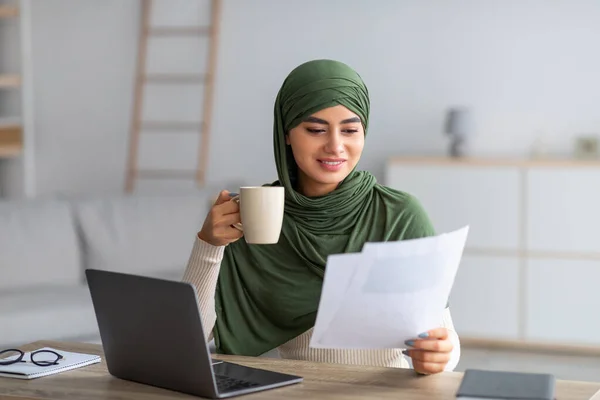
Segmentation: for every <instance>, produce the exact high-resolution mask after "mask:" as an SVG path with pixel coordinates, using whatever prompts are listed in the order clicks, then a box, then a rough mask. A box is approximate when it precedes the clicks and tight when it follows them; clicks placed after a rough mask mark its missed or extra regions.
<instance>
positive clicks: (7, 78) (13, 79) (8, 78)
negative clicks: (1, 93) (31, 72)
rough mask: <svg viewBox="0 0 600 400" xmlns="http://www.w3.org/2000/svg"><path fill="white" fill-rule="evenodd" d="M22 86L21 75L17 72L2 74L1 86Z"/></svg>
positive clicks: (0, 76)
mask: <svg viewBox="0 0 600 400" xmlns="http://www.w3.org/2000/svg"><path fill="white" fill-rule="evenodd" d="M19 86H21V77H20V76H19V75H17V74H0V88H13V87H19Z"/></svg>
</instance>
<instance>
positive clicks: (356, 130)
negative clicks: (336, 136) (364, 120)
mask: <svg viewBox="0 0 600 400" xmlns="http://www.w3.org/2000/svg"><path fill="white" fill-rule="evenodd" d="M344 132H345V133H356V132H358V129H344Z"/></svg>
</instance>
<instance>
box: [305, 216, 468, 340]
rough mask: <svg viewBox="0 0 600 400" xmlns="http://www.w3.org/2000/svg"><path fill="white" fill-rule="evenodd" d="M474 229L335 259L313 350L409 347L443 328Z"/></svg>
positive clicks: (367, 246) (385, 245)
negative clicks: (427, 333) (467, 241)
mask: <svg viewBox="0 0 600 400" xmlns="http://www.w3.org/2000/svg"><path fill="white" fill-rule="evenodd" d="M468 232H469V227H468V226H465V227H464V228H461V229H458V230H456V231H453V232H450V233H445V234H441V235H438V236H433V237H427V238H422V239H411V240H402V241H396V242H382V243H366V244H365V246H364V247H363V250H362V252H361V253H348V254H336V255H331V256H329V257H328V259H327V266H326V268H325V277H324V281H323V290H322V293H321V299H320V303H319V310H318V313H317V319H316V323H315V327H314V331H313V334H312V338H311V342H310V346H311V347H315V348H338V349H385V348H406V345H405V344H404V342H405V341H406V340H409V339H415V338H417V336H418V335H419V334H420V333H422V332H425V331H428V330H430V329H433V328H438V327H440V326H442V325H441V324H442V319H443V313H444V309H445V307H446V304H447V301H448V297H449V296H450V291H451V290H452V286H453V285H454V278H455V277H456V272H457V271H458V266H459V264H460V260H461V258H462V253H463V249H464V246H465V243H466V240H467V235H468Z"/></svg>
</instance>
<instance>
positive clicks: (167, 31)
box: [147, 26, 212, 36]
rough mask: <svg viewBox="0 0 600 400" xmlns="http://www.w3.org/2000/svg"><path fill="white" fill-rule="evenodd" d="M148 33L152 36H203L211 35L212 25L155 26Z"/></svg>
mask: <svg viewBox="0 0 600 400" xmlns="http://www.w3.org/2000/svg"><path fill="white" fill-rule="evenodd" d="M147 32H148V35H151V36H202V35H210V34H211V32H212V27H210V26H154V27H149V28H148V30H147Z"/></svg>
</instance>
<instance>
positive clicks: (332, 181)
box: [183, 60, 460, 374]
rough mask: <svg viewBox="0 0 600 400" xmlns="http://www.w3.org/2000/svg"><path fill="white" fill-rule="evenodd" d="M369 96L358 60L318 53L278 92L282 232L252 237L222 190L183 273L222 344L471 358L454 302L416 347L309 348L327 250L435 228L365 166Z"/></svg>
mask: <svg viewBox="0 0 600 400" xmlns="http://www.w3.org/2000/svg"><path fill="white" fill-rule="evenodd" d="M369 108H370V102H369V96H368V91H367V88H366V86H365V84H364V83H363V81H362V79H361V77H360V76H359V75H358V74H357V73H356V72H355V71H353V70H352V69H351V68H350V67H348V66H347V65H345V64H343V63H340V62H337V61H332V60H315V61H310V62H307V63H304V64H302V65H300V66H298V67H297V68H295V69H294V70H293V71H292V72H291V73H290V74H289V75H288V77H287V78H286V80H285V81H284V83H283V85H282V87H281V89H280V91H279V94H278V96H277V99H276V102H275V122H274V129H273V143H274V150H275V161H276V164H277V174H278V177H279V179H278V180H277V181H276V182H274V183H272V184H271V185H274V186H275V185H276V186H284V187H285V193H286V199H285V217H284V222H283V228H282V232H281V236H280V239H279V242H278V243H277V244H274V245H248V244H247V243H246V242H245V241H244V240H238V239H239V238H240V237H241V236H242V233H241V232H240V231H238V230H237V229H236V228H234V227H232V225H233V224H235V223H237V222H240V215H239V208H238V205H237V203H236V202H234V201H229V200H230V198H231V197H230V196H231V195H232V194H231V193H228V192H227V191H223V192H221V193H220V195H219V198H218V199H217V201H216V202H215V205H214V206H213V207H212V209H211V211H210V213H209V214H208V216H207V218H206V220H205V222H204V225H203V226H202V229H201V230H200V232H199V233H198V235H197V239H196V241H195V244H194V248H193V250H192V254H191V256H190V260H189V265H188V267H187V269H186V272H185V275H184V278H183V279H184V281H187V282H191V283H192V284H194V285H195V286H196V287H197V289H198V296H199V304H200V308H201V314H202V320H203V323H204V328H205V329H206V331H207V332H206V334H207V336H208V337H210V338H212V337H214V339H215V344H216V346H217V350H218V352H219V353H226V354H239V355H250V356H257V355H260V354H263V353H265V352H267V351H269V350H272V349H275V348H277V349H278V350H279V354H280V355H281V357H283V358H294V359H304V360H314V361H322V362H339V363H346V364H364V365H379V366H392V367H403V368H408V367H409V363H408V361H407V359H406V358H405V357H403V354H405V355H407V356H408V357H410V358H411V359H412V363H413V368H414V369H415V370H416V371H417V372H419V373H421V374H432V373H437V372H441V371H444V370H452V369H454V367H455V366H456V364H457V363H458V359H459V357H460V345H459V340H458V335H457V334H456V332H455V331H454V328H453V324H452V320H451V317H450V311H449V309H446V310H445V316H444V320H443V321H440V327H433V328H434V329H432V330H430V331H428V332H424V333H423V334H421V335H419V336H420V337H417V338H415V339H414V340H412V341H408V342H407V343H406V349H408V350H405V351H403V349H387V350H344V349H335V350H334V349H314V348H310V347H309V342H310V335H311V333H312V327H313V325H314V323H315V318H316V314H317V308H318V303H319V296H320V293H321V286H322V283H323V275H324V269H325V264H326V259H327V256H328V255H329V254H336V253H344V252H358V251H361V249H362V246H363V244H364V243H365V242H367V241H371V242H372V241H390V240H404V239H412V238H419V237H425V236H430V235H433V234H434V230H433V228H432V225H431V223H430V221H429V219H428V217H427V215H426V213H425V212H424V210H423V209H422V208H421V206H420V204H419V202H418V201H417V200H416V199H415V198H414V197H411V196H410V195H409V194H406V193H403V192H400V191H396V190H393V189H390V188H387V187H385V186H382V185H379V184H378V183H376V181H375V179H374V177H373V176H372V175H371V174H369V173H368V172H364V171H356V170H355V167H356V165H357V164H358V161H359V159H360V157H361V154H362V151H363V147H364V141H365V134H366V132H367V127H368V122H369Z"/></svg>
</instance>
